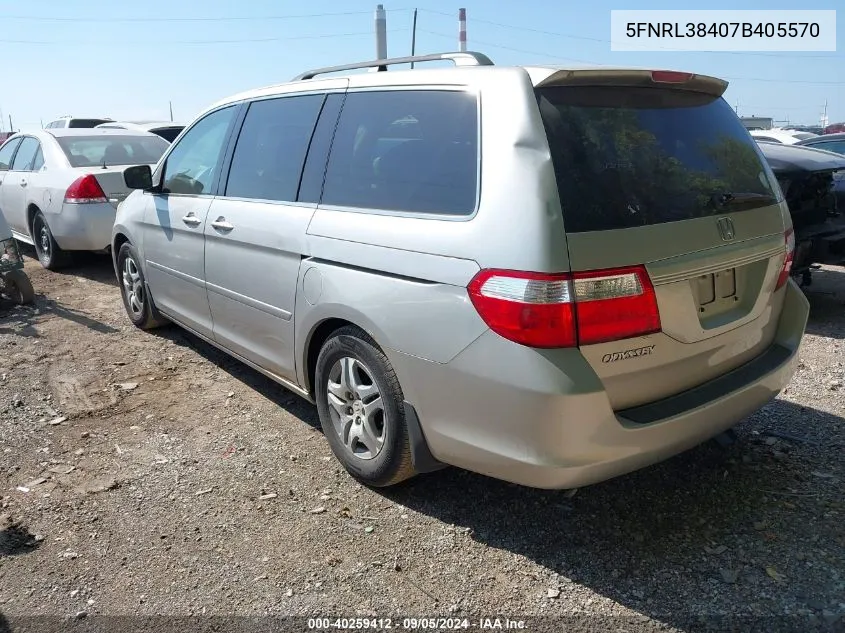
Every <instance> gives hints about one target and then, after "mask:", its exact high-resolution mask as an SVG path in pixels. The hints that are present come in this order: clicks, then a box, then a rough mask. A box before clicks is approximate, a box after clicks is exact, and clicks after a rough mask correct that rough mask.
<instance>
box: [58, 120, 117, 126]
mask: <svg viewBox="0 0 845 633" xmlns="http://www.w3.org/2000/svg"><path fill="white" fill-rule="evenodd" d="M108 122H109V120H108V119H71V120H70V123H69V124H68V127H76V128H89V127H97V126H98V125H100V123H108Z"/></svg>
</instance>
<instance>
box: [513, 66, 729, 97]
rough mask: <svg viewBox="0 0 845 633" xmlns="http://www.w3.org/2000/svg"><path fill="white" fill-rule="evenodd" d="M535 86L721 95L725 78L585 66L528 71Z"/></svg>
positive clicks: (725, 87) (667, 71)
mask: <svg viewBox="0 0 845 633" xmlns="http://www.w3.org/2000/svg"><path fill="white" fill-rule="evenodd" d="M529 74H531V75H532V77H531V79H532V80H533V81H534V87H535V88H541V87H546V86H637V87H656V86H660V87H664V88H668V87H671V88H678V89H679V90H691V91H693V92H703V93H705V94H709V95H713V96H714V97H721V96H722V94H724V92H725V90H726V89H727V87H728V82H727V81H724V80H723V79H717V78H716V77H709V76H707V75H698V74H696V73H688V72H679V71H675V70H638V69H618V68H586V69H570V70H555V71H551V72H549V73H548V74H546V76H544V77H541V76H537V73H536V72H530V71H529Z"/></svg>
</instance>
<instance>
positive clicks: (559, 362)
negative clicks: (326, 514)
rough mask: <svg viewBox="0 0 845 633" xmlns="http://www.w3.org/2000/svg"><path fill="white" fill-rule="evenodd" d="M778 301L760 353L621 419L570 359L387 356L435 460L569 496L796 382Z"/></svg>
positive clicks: (701, 435)
mask: <svg viewBox="0 0 845 633" xmlns="http://www.w3.org/2000/svg"><path fill="white" fill-rule="evenodd" d="M784 292H785V293H786V296H785V297H784V304H783V311H782V314H781V317H780V321H779V323H778V328H777V333H776V336H775V340H774V341H773V345H772V346H771V347H770V348H769V349H768V350H767V351H766V352H765V353H764V354H762V355H761V356H759V357H757V358H756V359H754V360H753V361H751V362H750V363H748V364H747V365H743V366H742V367H740V368H738V369H736V370H734V371H733V372H730V373H729V374H726V375H725V376H722V377H720V378H718V379H716V380H713V381H710V382H708V383H706V384H705V385H702V386H701V387H699V388H697V389H693V390H691V391H687V392H684V393H682V394H679V395H677V396H675V397H673V398H668V399H667V400H664V401H661V402H657V403H652V404H650V405H647V406H644V407H637V408H636V409H629V410H627V411H621V412H614V411H613V410H612V409H611V407H610V403H609V401H608V399H607V397H606V395H605V394H604V392H603V390H602V386H601V382H600V381H599V379H598V377H596V375H595V373H594V372H593V371H592V369H591V368H590V367H589V365H588V364H587V363H586V361H585V360H584V359H583V357H582V356H581V354H580V352H578V350H545V351H544V350H533V349H529V348H525V347H522V346H519V345H515V344H513V343H510V342H508V341H505V340H504V339H502V338H501V337H499V336H497V335H495V334H493V333H492V332H487V333H486V334H484V335H482V336H481V337H479V339H477V340H476V341H475V342H474V343H473V344H472V345H470V346H469V347H468V348H467V349H466V350H464V351H463V352H462V353H461V354H460V355H458V356H457V357H456V358H455V359H454V360H452V361H451V362H450V363H448V364H439V365H438V364H436V363H430V362H427V361H423V360H421V359H418V358H412V357H409V356H405V355H402V354H397V353H395V352H393V353H389V355H390V357H391V361H392V362H393V363H394V366H395V368H396V371H397V374H398V376H399V379H400V381H401V383H402V386H403V390H404V391H405V395H406V398H407V400H408V401H409V402H411V403H413V405H414V407H415V408H416V410H417V413H418V415H419V419H420V423H421V427H422V431H423V433H424V435H425V439H426V441H427V443H428V446H429V448H430V450H431V453H432V454H433V456H434V457H435V458H436V459H438V460H439V461H442V462H444V463H447V464H451V465H454V466H459V467H462V468H465V469H467V470H472V471H475V472H479V473H482V474H485V475H489V476H492V477H495V478H498V479H504V480H507V481H512V482H515V483H519V484H523V485H526V486H531V487H536V488H577V487H580V486H585V485H589V484H593V483H597V482H599V481H603V480H606V479H610V478H612V477H615V476H617V475H621V474H624V473H627V472H631V471H633V470H636V469H638V468H641V467H643V466H647V465H649V464H653V463H656V462H659V461H662V460H664V459H667V458H669V457H671V456H673V455H676V454H678V453H680V452H683V451H685V450H687V449H689V448H692V447H693V446H695V445H697V444H700V443H701V442H703V441H705V440H707V439H710V438H712V437H714V436H715V435H718V434H719V433H720V432H722V431H724V430H726V429H728V428H730V427H732V426H734V425H735V424H737V423H738V422H740V421H741V420H742V419H744V418H745V417H747V416H748V415H750V414H751V413H753V412H754V411H756V410H758V409H759V408H760V407H762V406H763V405H765V404H766V403H767V402H769V401H770V400H772V399H773V398H774V397H775V396H777V394H778V393H779V392H780V391H781V390H782V389H783V388H784V387H785V386H786V385H787V383H788V382H789V380H790V379H791V377H792V375H793V373H794V372H795V369H796V365H797V362H798V357H797V351H798V346H799V345H800V342H801V338H802V336H803V333H804V329H805V327H806V323H807V316H808V313H809V304H808V302H807V300H806V298H805V297H804V295H803V294H802V293H801V291H800V289H799V288H798V287H797V286H796V285H795V283H794V282H789V283H788V284H787V287H786V289H785V290H784ZM560 368H565V370H562V369H560ZM626 414H627V416H628V417H625V416H626Z"/></svg>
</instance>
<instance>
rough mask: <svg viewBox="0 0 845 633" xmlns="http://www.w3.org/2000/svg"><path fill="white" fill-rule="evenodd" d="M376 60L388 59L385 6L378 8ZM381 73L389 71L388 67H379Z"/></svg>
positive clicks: (378, 6) (381, 5)
mask: <svg viewBox="0 0 845 633" xmlns="http://www.w3.org/2000/svg"><path fill="white" fill-rule="evenodd" d="M376 59H379V60H381V59H387V13H386V12H385V10H384V5H383V4H380V5H377V6H376ZM378 70H379V71H385V70H387V66H379V67H378Z"/></svg>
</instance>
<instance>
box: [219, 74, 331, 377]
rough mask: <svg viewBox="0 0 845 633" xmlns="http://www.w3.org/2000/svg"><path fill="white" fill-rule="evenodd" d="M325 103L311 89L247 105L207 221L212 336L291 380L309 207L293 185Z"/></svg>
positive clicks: (234, 350) (311, 207)
mask: <svg viewBox="0 0 845 633" xmlns="http://www.w3.org/2000/svg"><path fill="white" fill-rule="evenodd" d="M343 81H344V85H345V80H343ZM323 101H324V95H315V94H311V95H303V96H289V97H281V98H275V99H269V100H263V101H256V102H253V103H252V104H251V105H250V106H249V110H248V111H247V114H246V117H245V119H244V124H243V126H242V128H241V131H240V133H239V135H238V141H237V145H236V146H235V151H234V154H233V156H232V165H231V169H230V170H229V174H228V181H227V183H226V187H225V191H221V194H222V195H221V196H220V197H218V198H215V200H214V202H212V204H211V209H210V210H209V213H208V221H207V222H206V225H205V273H206V281H207V288H208V300H209V303H210V305H211V315H212V320H213V322H214V339H215V341H217V342H218V343H219V344H220V345H222V346H224V347H226V348H227V349H229V350H231V351H233V352H235V353H236V354H239V355H240V356H243V357H244V358H246V359H248V360H250V361H252V362H254V363H256V364H257V365H259V366H260V367H263V368H264V369H267V370H269V371H271V372H273V373H275V374H277V375H279V376H281V377H283V378H287V379H290V380H295V378H296V368H295V362H294V354H293V344H294V336H293V331H294V330H293V314H294V304H295V301H296V284H297V278H298V276H299V265H300V261H301V259H302V254H303V253H304V252H305V231H306V229H307V228H308V223H309V222H310V221H311V216H312V215H313V213H314V205H313V204H309V205H304V204H297V202H296V200H297V190H298V188H299V182H300V176H301V174H302V168H303V164H304V162H305V155H306V153H307V152H308V146H309V142H310V141H311V137H312V133H313V131H314V127H315V125H316V123H317V118H318V116H319V114H320V110H321V108H322V106H323Z"/></svg>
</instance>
